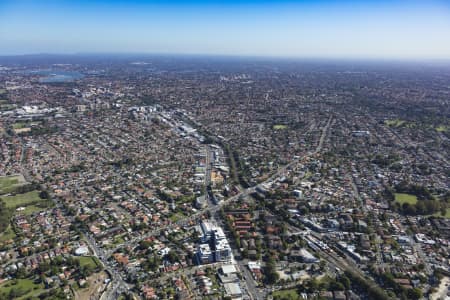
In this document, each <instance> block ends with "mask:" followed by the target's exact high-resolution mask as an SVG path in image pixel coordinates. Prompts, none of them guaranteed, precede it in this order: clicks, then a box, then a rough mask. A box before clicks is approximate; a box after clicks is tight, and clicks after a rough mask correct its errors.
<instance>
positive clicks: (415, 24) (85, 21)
mask: <svg viewBox="0 0 450 300" xmlns="http://www.w3.org/2000/svg"><path fill="white" fill-rule="evenodd" d="M448 33H450V6H449V5H448V4H446V3H445V2H444V1H381V2H380V1H378V2H376V1H364V3H361V2H358V1H170V2H168V1H131V2H130V1H77V2H76V3H73V2H70V1H39V2H38V3H37V2H30V1H3V2H2V4H0V43H1V45H2V47H0V55H21V54H35V53H61V54H68V53H149V54H154V53H157V54H207V55H239V56H274V57H292V58H343V59H349V58H350V59H351V58H353V59H450V40H449V39H448V38H447V36H448Z"/></svg>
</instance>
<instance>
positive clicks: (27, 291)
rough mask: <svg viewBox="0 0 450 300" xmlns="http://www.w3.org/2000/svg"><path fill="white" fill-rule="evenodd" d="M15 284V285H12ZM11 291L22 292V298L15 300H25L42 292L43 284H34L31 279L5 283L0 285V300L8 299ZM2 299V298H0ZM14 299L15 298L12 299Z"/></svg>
mask: <svg viewBox="0 0 450 300" xmlns="http://www.w3.org/2000/svg"><path fill="white" fill-rule="evenodd" d="M13 282H16V284H13ZM12 289H16V290H20V291H22V292H21V293H20V294H22V296H20V297H18V298H17V299H27V298H28V297H33V296H37V295H39V294H40V293H42V292H43V291H44V285H43V284H41V283H40V284H36V283H34V282H33V280H31V279H17V280H15V281H12V280H11V281H6V282H4V283H2V284H1V285H0V298H2V296H5V297H4V299H10V298H9V297H8V295H9V293H10V292H11V290H12ZM2 299H3V298H2ZM14 299H16V298H14Z"/></svg>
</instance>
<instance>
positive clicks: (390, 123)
mask: <svg viewBox="0 0 450 300" xmlns="http://www.w3.org/2000/svg"><path fill="white" fill-rule="evenodd" d="M384 124H386V125H387V126H390V127H400V126H402V125H403V124H405V121H404V120H400V119H394V120H386V121H384Z"/></svg>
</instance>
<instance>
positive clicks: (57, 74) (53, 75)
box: [30, 70, 84, 83]
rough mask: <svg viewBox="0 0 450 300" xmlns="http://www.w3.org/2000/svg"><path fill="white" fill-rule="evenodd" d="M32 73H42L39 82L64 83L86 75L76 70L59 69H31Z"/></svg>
mask: <svg viewBox="0 0 450 300" xmlns="http://www.w3.org/2000/svg"><path fill="white" fill-rule="evenodd" d="M30 73H31V74H35V75H36V74H37V75H42V76H43V77H42V78H39V82H42V83H64V82H72V81H74V80H77V79H81V78H83V77H84V75H83V74H81V73H79V72H75V71H58V70H38V71H30Z"/></svg>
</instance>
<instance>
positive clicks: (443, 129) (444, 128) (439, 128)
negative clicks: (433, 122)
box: [436, 125, 449, 132]
mask: <svg viewBox="0 0 450 300" xmlns="http://www.w3.org/2000/svg"><path fill="white" fill-rule="evenodd" d="M448 130H449V127H448V126H445V125H441V126H438V127H436V131H437V132H447V131H448Z"/></svg>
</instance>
